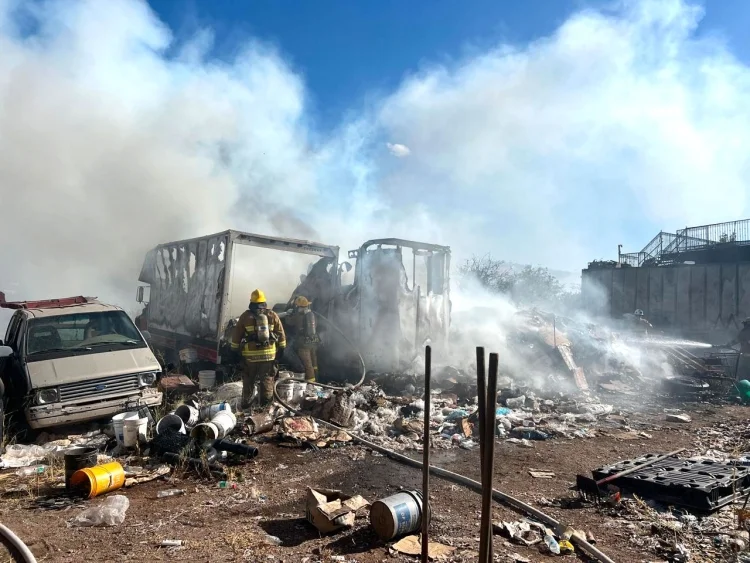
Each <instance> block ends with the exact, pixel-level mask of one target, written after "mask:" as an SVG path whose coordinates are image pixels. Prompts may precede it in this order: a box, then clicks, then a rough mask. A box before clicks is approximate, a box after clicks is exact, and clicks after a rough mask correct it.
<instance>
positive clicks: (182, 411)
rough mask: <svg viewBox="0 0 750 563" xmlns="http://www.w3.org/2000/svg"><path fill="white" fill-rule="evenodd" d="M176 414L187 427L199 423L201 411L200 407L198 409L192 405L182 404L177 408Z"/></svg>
mask: <svg viewBox="0 0 750 563" xmlns="http://www.w3.org/2000/svg"><path fill="white" fill-rule="evenodd" d="M174 414H176V415H177V416H179V417H180V418H181V419H182V422H184V423H185V427H186V428H192V427H193V426H195V425H196V424H198V420H199V418H198V416H199V412H198V409H196V408H195V407H194V406H192V405H180V406H179V407H177V408H176V409H175V411H174Z"/></svg>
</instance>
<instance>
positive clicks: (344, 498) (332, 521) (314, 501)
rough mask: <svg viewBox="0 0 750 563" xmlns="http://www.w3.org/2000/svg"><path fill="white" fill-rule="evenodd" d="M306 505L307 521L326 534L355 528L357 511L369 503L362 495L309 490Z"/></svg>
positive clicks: (328, 490) (326, 490) (327, 490)
mask: <svg viewBox="0 0 750 563" xmlns="http://www.w3.org/2000/svg"><path fill="white" fill-rule="evenodd" d="M305 505H306V516H307V520H308V521H309V522H310V523H311V524H312V525H313V526H315V527H316V528H317V529H318V530H319V531H321V532H323V533H324V534H325V533H328V532H333V531H335V530H338V529H340V528H348V527H351V526H353V525H354V519H355V517H356V513H357V511H358V510H359V509H360V508H363V507H365V506H368V505H369V503H368V502H367V501H366V500H365V499H364V498H362V497H361V496H360V495H356V496H353V497H352V496H349V495H345V494H344V493H342V492H341V491H338V490H330V489H317V490H316V489H311V488H308V489H307V499H306V501H305Z"/></svg>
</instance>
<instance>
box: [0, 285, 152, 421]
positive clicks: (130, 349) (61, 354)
mask: <svg viewBox="0 0 750 563" xmlns="http://www.w3.org/2000/svg"><path fill="white" fill-rule="evenodd" d="M0 307H2V308H5V309H15V311H14V313H13V316H12V317H11V319H10V322H9V324H8V328H7V331H6V334H5V339H4V340H2V341H0V379H2V386H0V387H1V388H0V391H1V392H2V402H1V403H0V404H1V407H0V408H2V411H3V412H2V413H0V414H5V411H6V410H7V411H8V414H10V415H13V416H16V418H19V419H20V422H22V423H25V426H27V428H30V429H32V430H37V429H43V428H49V427H53V426H59V425H67V424H77V423H81V422H88V421H91V420H97V419H102V418H107V417H111V416H112V415H114V414H117V413H120V412H123V411H125V410H127V409H130V408H136V407H139V406H148V407H155V406H157V405H159V404H161V402H162V394H161V393H160V392H159V391H158V390H157V389H156V383H157V378H158V375H159V373H160V372H161V366H160V365H159V362H158V360H157V359H156V357H155V356H154V354H153V352H152V351H151V349H150V348H149V346H148V344H147V343H146V341H145V339H144V337H143V334H141V332H140V331H139V330H138V328H137V327H136V326H135V324H134V323H133V321H132V320H131V319H130V317H129V316H128V315H127V314H126V313H125V311H123V310H122V309H120V308H119V307H115V306H113V305H105V304H103V303H100V302H99V301H97V300H96V299H92V298H87V297H70V298H66V299H52V300H46V301H18V302H7V301H5V299H4V296H3V294H2V293H0ZM3 418H4V417H2V416H0V421H2V419H3ZM3 431H4V428H3V427H2V422H0V433H2V432H3Z"/></svg>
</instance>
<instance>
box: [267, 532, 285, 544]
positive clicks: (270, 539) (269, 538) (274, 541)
mask: <svg viewBox="0 0 750 563" xmlns="http://www.w3.org/2000/svg"><path fill="white" fill-rule="evenodd" d="M263 541H265V542H266V543H267V544H268V545H281V544H282V543H283V542H282V541H281V538H279V537H277V536H272V535H270V534H266V535H265V536H264V537H263Z"/></svg>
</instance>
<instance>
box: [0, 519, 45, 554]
mask: <svg viewBox="0 0 750 563" xmlns="http://www.w3.org/2000/svg"><path fill="white" fill-rule="evenodd" d="M0 543H2V544H3V545H4V546H5V548H6V549H7V550H8V552H9V553H10V556H11V557H12V558H13V561H16V563H36V557H34V554H33V553H31V550H30V549H29V548H28V547H27V546H26V544H25V543H23V541H22V540H21V539H20V538H19V537H18V536H17V535H16V534H14V533H13V532H12V531H10V530H9V529H8V528H6V527H5V526H3V525H2V524H0Z"/></svg>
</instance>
